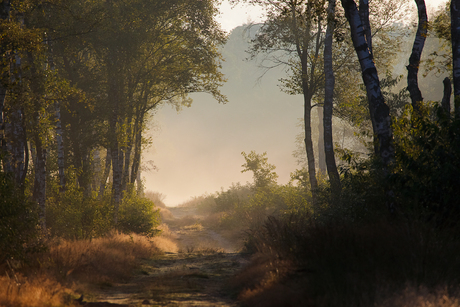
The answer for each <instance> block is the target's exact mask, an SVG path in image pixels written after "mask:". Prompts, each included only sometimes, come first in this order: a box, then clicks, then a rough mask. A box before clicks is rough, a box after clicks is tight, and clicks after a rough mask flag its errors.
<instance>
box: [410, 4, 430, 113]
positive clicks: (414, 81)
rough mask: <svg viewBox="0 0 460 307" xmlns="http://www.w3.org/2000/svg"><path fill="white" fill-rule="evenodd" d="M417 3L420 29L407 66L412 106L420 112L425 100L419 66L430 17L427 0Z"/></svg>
mask: <svg viewBox="0 0 460 307" xmlns="http://www.w3.org/2000/svg"><path fill="white" fill-rule="evenodd" d="M415 3H416V4H417V11H418V29H417V33H416V34H415V40H414V45H413V47H412V53H411V55H410V57H409V65H408V66H407V89H408V90H409V93H410V98H411V101H412V108H413V109H414V111H415V112H418V111H419V110H420V104H421V103H422V102H423V97H422V92H421V91H420V88H419V87H418V68H419V66H420V59H421V57H422V51H423V47H424V46H425V39H426V37H427V34H428V17H427V15H426V6H425V0H415Z"/></svg>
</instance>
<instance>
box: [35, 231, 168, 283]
mask: <svg viewBox="0 0 460 307" xmlns="http://www.w3.org/2000/svg"><path fill="white" fill-rule="evenodd" d="M160 252H161V251H160V250H159V249H158V247H157V246H156V245H155V244H154V242H153V241H151V240H149V239H148V238H147V237H145V236H141V235H137V234H134V233H133V234H120V233H115V232H113V233H111V234H109V235H108V236H106V237H102V238H97V239H93V240H91V241H89V240H78V241H67V240H59V241H56V242H53V243H51V244H50V246H49V251H48V252H47V253H46V254H44V255H42V259H43V260H42V261H41V262H42V264H43V265H42V270H49V271H51V272H52V273H53V275H55V276H59V277H61V279H62V280H67V279H70V280H78V281H80V282H92V283H101V282H102V283H103V282H117V281H122V280H125V279H127V278H129V277H130V276H131V273H132V270H133V268H134V267H135V266H136V265H137V264H138V262H139V260H140V259H146V258H150V257H152V256H153V255H155V254H159V253H160ZM47 259H49V260H47Z"/></svg>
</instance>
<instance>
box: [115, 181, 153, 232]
mask: <svg viewBox="0 0 460 307" xmlns="http://www.w3.org/2000/svg"><path fill="white" fill-rule="evenodd" d="M119 210H120V211H119V216H118V224H117V229H118V230H120V231H121V232H123V233H130V232H134V233H137V234H144V235H147V236H154V235H156V234H158V233H159V231H158V230H157V229H156V227H157V226H159V225H160V221H161V219H160V210H159V209H155V204H154V203H153V201H151V200H149V199H147V198H143V197H139V196H138V195H137V193H136V190H135V189H134V188H133V187H130V188H128V189H127V190H126V191H125V192H124V195H123V201H122V202H121V204H120V209H119Z"/></svg>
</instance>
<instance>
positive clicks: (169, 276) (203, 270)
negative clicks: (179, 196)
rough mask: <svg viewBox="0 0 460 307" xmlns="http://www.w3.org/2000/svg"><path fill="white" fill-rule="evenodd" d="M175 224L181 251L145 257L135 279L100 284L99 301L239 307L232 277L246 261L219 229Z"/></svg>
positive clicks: (184, 211) (179, 214)
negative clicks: (230, 279) (232, 284)
mask: <svg viewBox="0 0 460 307" xmlns="http://www.w3.org/2000/svg"><path fill="white" fill-rule="evenodd" d="M170 211H171V213H172V214H173V215H174V217H176V218H177V219H180V218H183V217H186V216H187V215H193V214H194V210H193V209H191V208H177V209H174V208H172V210H170ZM171 225H173V226H171V227H170V230H171V233H172V236H173V237H175V238H176V240H177V244H178V247H179V250H180V251H182V252H179V253H165V254H164V255H159V256H156V257H155V258H153V259H146V260H144V261H143V264H142V267H141V269H140V270H139V271H138V272H136V274H135V275H134V277H133V278H132V279H131V280H130V281H128V282H126V283H121V284H114V285H110V286H107V287H104V288H100V289H95V293H94V294H95V295H96V298H97V301H99V302H101V301H104V302H110V303H116V304H130V305H131V306H141V304H142V302H145V303H147V302H148V303H149V304H150V305H151V306H239V305H238V303H237V302H236V301H235V299H234V297H233V296H234V295H233V293H232V290H231V289H230V288H229V286H228V283H227V281H228V279H229V278H230V277H231V276H232V275H233V274H234V273H235V272H236V271H237V270H239V269H240V268H241V267H242V266H243V265H244V264H245V263H246V262H247V260H246V259H244V258H243V257H242V255H241V254H239V253H235V246H234V245H233V244H232V243H231V242H229V241H228V240H226V239H225V238H223V237H222V236H221V235H220V234H218V233H217V232H215V231H212V230H210V229H205V228H204V227H201V225H199V226H197V225H185V226H183V225H181V226H177V225H175V224H174V223H171ZM142 306H148V305H142Z"/></svg>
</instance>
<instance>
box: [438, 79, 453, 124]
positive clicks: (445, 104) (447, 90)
mask: <svg viewBox="0 0 460 307" xmlns="http://www.w3.org/2000/svg"><path fill="white" fill-rule="evenodd" d="M442 83H443V84H444V95H443V97H442V102H441V105H442V108H443V109H444V111H445V112H446V114H449V116H450V96H451V95H452V85H451V84H450V79H449V78H448V77H445V78H444V80H443V81H442Z"/></svg>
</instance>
